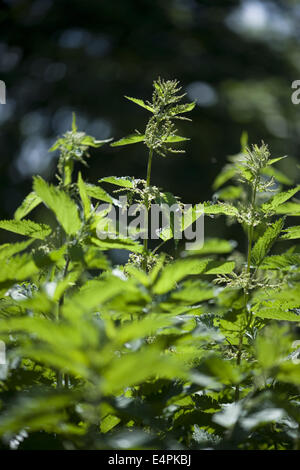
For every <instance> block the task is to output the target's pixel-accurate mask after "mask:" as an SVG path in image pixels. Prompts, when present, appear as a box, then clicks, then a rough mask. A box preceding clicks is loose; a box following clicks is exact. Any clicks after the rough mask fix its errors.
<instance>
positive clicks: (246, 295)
mask: <svg viewBox="0 0 300 470" xmlns="http://www.w3.org/2000/svg"><path fill="white" fill-rule="evenodd" d="M257 183H258V180H255V183H254V186H253V191H252V197H251V224H250V226H249V228H248V254H247V271H246V272H247V274H250V269H251V254H252V244H253V228H254V227H253V225H254V221H253V218H254V211H255V201H256V192H257ZM248 300H249V292H248V286H247V287H246V289H245V291H244V308H245V313H246V318H247V325H246V329H247V328H248V326H249V324H250V322H251V316H250V317H249V318H248V311H247V304H248ZM242 347H243V332H241V335H240V339H239V345H238V353H237V358H236V364H237V365H238V366H239V365H240V363H241V357H242ZM239 398H240V388H239V385H237V386H236V388H235V401H239Z"/></svg>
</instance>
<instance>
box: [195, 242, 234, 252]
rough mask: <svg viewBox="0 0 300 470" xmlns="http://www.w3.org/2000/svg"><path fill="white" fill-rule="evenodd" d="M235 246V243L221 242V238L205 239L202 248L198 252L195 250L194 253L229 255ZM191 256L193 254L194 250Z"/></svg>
mask: <svg viewBox="0 0 300 470" xmlns="http://www.w3.org/2000/svg"><path fill="white" fill-rule="evenodd" d="M235 245H236V244H235V242H232V241H227V240H222V239H221V238H206V239H205V240H204V245H203V247H202V248H201V249H200V250H196V253H197V254H199V255H206V254H208V253H216V254H221V253H231V251H232V250H233V248H234V247H235ZM192 254H193V255H194V254H195V251H194V250H193V252H192Z"/></svg>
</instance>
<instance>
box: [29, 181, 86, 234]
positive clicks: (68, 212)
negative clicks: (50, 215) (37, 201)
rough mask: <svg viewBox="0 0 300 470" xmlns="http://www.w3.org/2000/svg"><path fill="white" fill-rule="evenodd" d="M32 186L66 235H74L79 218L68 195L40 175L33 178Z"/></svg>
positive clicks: (78, 224)
mask: <svg viewBox="0 0 300 470" xmlns="http://www.w3.org/2000/svg"><path fill="white" fill-rule="evenodd" d="M33 187H34V190H35V192H36V194H37V195H38V196H39V197H40V198H41V199H42V200H43V202H44V203H45V204H46V206H47V207H49V209H51V210H52V211H53V212H54V214H55V216H56V218H57V220H58V222H59V223H60V224H61V226H62V227H63V229H64V231H65V232H66V233H67V234H68V235H75V234H76V233H77V232H78V231H79V229H80V227H81V220H80V218H79V215H78V209H77V206H76V204H75V202H74V201H73V200H72V199H71V198H70V196H69V195H68V194H66V193H65V192H64V191H61V190H59V189H58V188H56V187H55V186H52V185H48V184H47V183H46V181H44V180H43V178H41V177H40V176H38V177H35V178H34V183H33Z"/></svg>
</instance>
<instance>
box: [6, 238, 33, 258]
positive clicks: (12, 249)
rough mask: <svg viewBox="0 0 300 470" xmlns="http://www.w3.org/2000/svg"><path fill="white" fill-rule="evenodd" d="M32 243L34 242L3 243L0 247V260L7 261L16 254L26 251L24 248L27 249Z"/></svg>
mask: <svg viewBox="0 0 300 470" xmlns="http://www.w3.org/2000/svg"><path fill="white" fill-rule="evenodd" d="M33 241H34V240H27V241H26V242H20V243H5V244H4V245H0V259H3V258H6V259H8V258H10V257H11V256H13V255H15V254H16V253H20V252H21V251H23V250H26V248H28V247H29V246H30V245H31V244H32V243H33Z"/></svg>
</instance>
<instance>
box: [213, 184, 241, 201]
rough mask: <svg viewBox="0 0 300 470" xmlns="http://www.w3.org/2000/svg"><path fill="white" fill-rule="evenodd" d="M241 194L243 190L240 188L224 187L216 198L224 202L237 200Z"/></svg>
mask: <svg viewBox="0 0 300 470" xmlns="http://www.w3.org/2000/svg"><path fill="white" fill-rule="evenodd" d="M242 193H243V190H242V188H241V187H240V186H226V187H225V188H222V189H221V190H220V191H219V192H218V193H217V194H216V196H217V197H218V199H223V200H224V201H230V200H234V199H239V198H240V197H241V195H242Z"/></svg>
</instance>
